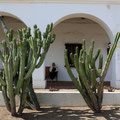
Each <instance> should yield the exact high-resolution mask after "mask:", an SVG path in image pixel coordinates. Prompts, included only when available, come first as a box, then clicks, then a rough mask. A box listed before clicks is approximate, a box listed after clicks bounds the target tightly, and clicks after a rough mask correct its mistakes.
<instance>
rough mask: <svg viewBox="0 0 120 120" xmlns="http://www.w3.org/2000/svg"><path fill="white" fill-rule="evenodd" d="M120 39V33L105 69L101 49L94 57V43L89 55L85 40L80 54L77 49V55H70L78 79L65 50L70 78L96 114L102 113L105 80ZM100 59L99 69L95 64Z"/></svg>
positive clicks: (112, 47)
mask: <svg viewBox="0 0 120 120" xmlns="http://www.w3.org/2000/svg"><path fill="white" fill-rule="evenodd" d="M119 38H120V33H117V34H116V37H115V40H114V43H113V45H112V46H111V49H110V51H109V54H108V56H107V59H106V62H105V65H104V68H103V55H102V54H100V49H98V51H97V52H96V54H95V56H93V50H94V41H92V43H91V46H90V49H89V53H88V54H87V52H86V49H85V40H84V41H83V46H82V49H81V50H80V53H79V54H78V48H76V53H75V54H74V55H73V54H70V58H71V60H72V62H73V64H74V66H75V69H76V71H77V73H78V78H76V77H75V76H74V74H73V73H72V71H71V68H70V65H69V62H68V57H67V50H65V53H64V55H65V65H66V69H67V72H68V74H69V76H70V78H71V79H72V81H73V83H74V85H75V86H76V88H77V89H78V90H79V92H80V93H81V95H82V96H83V98H84V100H85V102H86V103H87V105H88V106H89V107H90V108H91V109H92V110H93V111H94V112H100V111H101V108H102V99H103V84H104V78H105V76H106V74H107V71H108V68H109V65H110V61H111V59H112V56H113V53H114V51H115V48H116V46H117V42H118V40H119ZM98 58H99V67H98V68H97V67H96V66H95V63H96V60H97V59H98ZM102 68H103V69H102ZM97 78H98V79H99V81H97V80H96V79H97Z"/></svg>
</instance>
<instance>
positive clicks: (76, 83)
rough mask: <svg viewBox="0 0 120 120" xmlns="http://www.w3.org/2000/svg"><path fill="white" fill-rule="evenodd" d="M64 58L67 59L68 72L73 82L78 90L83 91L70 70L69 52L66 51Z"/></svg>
mask: <svg viewBox="0 0 120 120" xmlns="http://www.w3.org/2000/svg"><path fill="white" fill-rule="evenodd" d="M64 58H65V65H66V69H67V72H68V74H69V76H70V78H71V79H72V81H73V83H74V85H75V86H76V87H77V89H78V90H80V91H81V88H80V87H79V84H78V81H77V80H76V78H75V76H74V75H73V73H72V71H71V68H70V65H69V62H68V57H67V50H65V52H64Z"/></svg>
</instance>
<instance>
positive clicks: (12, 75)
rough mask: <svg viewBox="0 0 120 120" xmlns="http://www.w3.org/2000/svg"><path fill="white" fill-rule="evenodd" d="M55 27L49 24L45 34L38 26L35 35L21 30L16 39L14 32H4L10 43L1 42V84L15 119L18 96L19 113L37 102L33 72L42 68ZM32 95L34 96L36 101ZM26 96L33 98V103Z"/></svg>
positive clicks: (52, 39)
mask: <svg viewBox="0 0 120 120" xmlns="http://www.w3.org/2000/svg"><path fill="white" fill-rule="evenodd" d="M3 25H4V23H3ZM52 28H53V24H52V23H51V24H49V25H47V28H46V31H45V32H44V33H43V35H42V34H41V32H40V30H39V29H38V28H37V25H35V26H34V34H33V36H32V35H31V30H30V28H27V29H25V28H24V29H20V30H18V34H17V35H18V36H17V38H14V32H13V30H7V31H5V32H6V36H7V39H8V40H7V41H5V40H4V41H2V48H3V51H0V59H1V60H2V65H3V71H2V74H1V75H0V84H1V86H2V93H3V97H4V101H5V104H6V107H7V109H8V110H9V111H10V112H11V115H13V116H15V115H16V114H17V113H16V101H15V97H16V95H19V96H20V106H19V109H18V113H19V114H21V113H22V112H23V109H24V107H25V104H31V103H35V101H36V100H35V97H36V96H35V93H34V90H33V88H32V79H31V78H32V73H33V71H34V70H35V69H36V68H40V67H41V65H42V63H43V62H44V59H45V56H46V54H47V51H48V49H49V47H50V44H52V43H53V42H54V40H55V35H54V34H51V31H52ZM30 93H31V94H30ZM32 95H34V96H35V97H34V98H33V96H32ZM27 97H30V100H29V99H27ZM28 100H29V101H28Z"/></svg>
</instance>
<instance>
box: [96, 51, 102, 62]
mask: <svg viewBox="0 0 120 120" xmlns="http://www.w3.org/2000/svg"><path fill="white" fill-rule="evenodd" d="M100 51H101V49H98V50H97V53H96V55H95V61H96V60H97V58H98V57H99V55H100Z"/></svg>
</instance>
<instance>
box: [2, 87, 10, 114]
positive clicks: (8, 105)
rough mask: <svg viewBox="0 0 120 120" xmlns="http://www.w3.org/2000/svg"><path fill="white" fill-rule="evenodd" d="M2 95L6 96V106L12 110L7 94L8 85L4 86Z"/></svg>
mask: <svg viewBox="0 0 120 120" xmlns="http://www.w3.org/2000/svg"><path fill="white" fill-rule="evenodd" d="M2 95H3V98H4V101H5V105H6V108H7V110H8V111H9V112H11V107H10V102H9V101H10V100H9V98H8V96H7V87H6V86H2Z"/></svg>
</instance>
